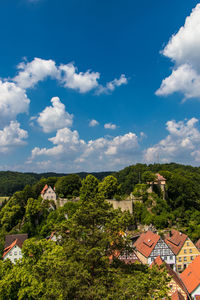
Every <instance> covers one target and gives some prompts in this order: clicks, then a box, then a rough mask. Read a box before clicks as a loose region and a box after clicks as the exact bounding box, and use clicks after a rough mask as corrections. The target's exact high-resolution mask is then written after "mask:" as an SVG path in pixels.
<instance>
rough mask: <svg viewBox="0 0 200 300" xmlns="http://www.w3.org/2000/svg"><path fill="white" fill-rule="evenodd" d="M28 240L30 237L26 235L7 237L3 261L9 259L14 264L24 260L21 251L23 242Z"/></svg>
mask: <svg viewBox="0 0 200 300" xmlns="http://www.w3.org/2000/svg"><path fill="white" fill-rule="evenodd" d="M27 238H28V235H27V234H26V233H25V234H11V235H6V239H5V248H4V253H3V260H6V259H7V258H8V259H10V260H11V262H12V263H15V262H16V261H17V260H18V259H20V258H22V251H21V249H22V245H23V242H24V241H25V240H26V239H27Z"/></svg>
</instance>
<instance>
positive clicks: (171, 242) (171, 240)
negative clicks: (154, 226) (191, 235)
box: [165, 229, 188, 255]
mask: <svg viewBox="0 0 200 300" xmlns="http://www.w3.org/2000/svg"><path fill="white" fill-rule="evenodd" d="M187 237H188V236H187V235H186V234H184V233H182V232H179V231H177V230H175V229H172V230H171V235H170V233H168V234H167V236H166V238H165V243H166V244H167V245H168V246H169V247H170V248H171V250H172V251H173V252H174V254H175V255H177V254H178V253H179V251H180V250H181V248H182V247H183V245H184V243H185V241H186V239H187Z"/></svg>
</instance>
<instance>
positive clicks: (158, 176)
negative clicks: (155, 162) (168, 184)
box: [156, 173, 166, 181]
mask: <svg viewBox="0 0 200 300" xmlns="http://www.w3.org/2000/svg"><path fill="white" fill-rule="evenodd" d="M156 177H157V180H158V181H166V179H165V178H164V177H163V176H162V175H160V174H159V173H157V174H156Z"/></svg>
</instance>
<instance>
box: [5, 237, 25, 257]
mask: <svg viewBox="0 0 200 300" xmlns="http://www.w3.org/2000/svg"><path fill="white" fill-rule="evenodd" d="M15 245H17V246H19V247H20V248H22V242H21V241H20V240H18V239H16V240H15V241H14V242H13V243H12V244H11V245H10V246H8V247H6V248H5V249H4V253H3V257H4V256H5V255H6V254H7V253H8V252H10V250H11V249H12V248H13V247H14V246H15Z"/></svg>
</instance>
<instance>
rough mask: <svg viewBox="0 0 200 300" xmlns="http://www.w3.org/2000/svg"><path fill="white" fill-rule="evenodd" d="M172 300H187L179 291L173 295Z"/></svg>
mask: <svg viewBox="0 0 200 300" xmlns="http://www.w3.org/2000/svg"><path fill="white" fill-rule="evenodd" d="M171 300H185V298H184V297H183V295H182V294H181V293H180V292H179V291H176V292H175V293H173V294H172V296H171Z"/></svg>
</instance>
